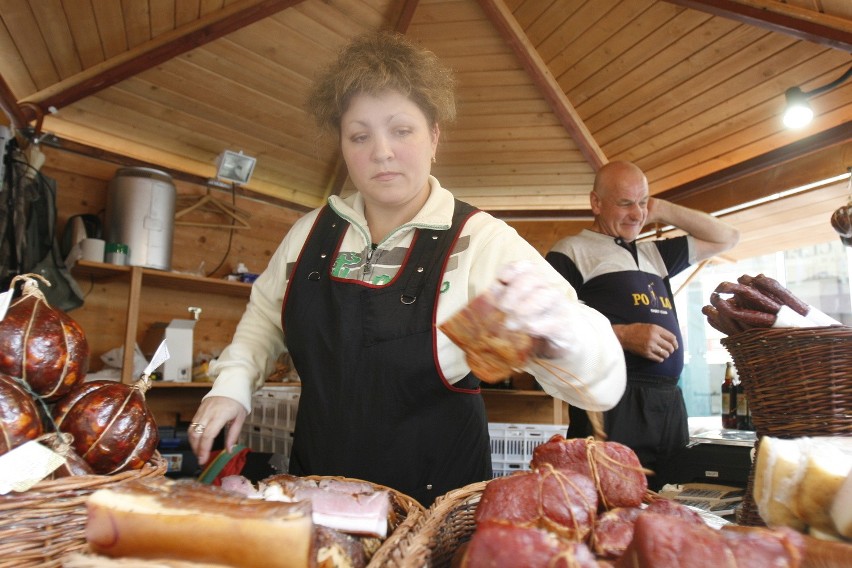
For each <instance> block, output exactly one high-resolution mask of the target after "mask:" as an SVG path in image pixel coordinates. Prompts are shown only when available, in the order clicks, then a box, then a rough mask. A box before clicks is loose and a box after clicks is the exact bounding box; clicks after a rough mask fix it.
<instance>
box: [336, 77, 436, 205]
mask: <svg viewBox="0 0 852 568" xmlns="http://www.w3.org/2000/svg"><path fill="white" fill-rule="evenodd" d="M438 135H439V131H438V127H437V126H435V127H434V128H433V127H431V126H430V125H429V123H428V121H427V120H426V115H424V114H423V111H421V110H420V107H418V106H417V105H416V104H415V103H414V102H412V101H411V100H410V99H408V98H407V97H405V96H403V95H401V94H400V93H398V92H395V91H389V92H386V93H382V94H381V95H378V96H374V95H367V94H363V93H362V94H359V95H356V96H355V97H353V99H352V101H351V103H350V105H349V108H348V109H347V110H346V112H345V113H344V114H343V116H342V117H341V119H340V145H341V149H342V151H343V159H344V160H346V165H347V167H348V168H349V177H350V178H351V179H352V182H353V183H354V184H355V187H356V188H357V189H358V191H359V192H360V193H361V195H363V197H364V200H365V201H366V202H367V204H368V205H370V204H373V205H378V206H381V207H383V208H387V207H395V208H396V207H398V208H405V207H406V206H407V205H409V206H411V207H412V208H413V207H416V209H415V211H416V210H419V208H420V206H422V205H423V203H425V202H426V199H427V198H428V196H429V172H430V169H431V165H432V157H433V156H434V155H435V150H436V148H437V146H438Z"/></svg>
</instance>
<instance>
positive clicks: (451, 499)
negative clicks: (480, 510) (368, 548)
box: [393, 481, 488, 568]
mask: <svg viewBox="0 0 852 568" xmlns="http://www.w3.org/2000/svg"><path fill="white" fill-rule="evenodd" d="M487 484H488V482H487V481H479V482H477V483H471V484H470V485H466V486H464V487H461V488H459V489H455V490H453V491H450V492H448V493H446V494H445V495H443V496H441V497H438V499H437V500H436V501H435V503H434V504H433V505H432V506H431V507H430V508H429V509H428V510H427V511H426V512H425V513H424V514H423V515H422V516H421V518H420V520H419V522H418V523H417V524H416V525H415V526H414V527H412V529H411V530H410V531H408V532H407V533H406V534H405V535H402V536H401V537H400V538H399V539H397V541H396V542H394V543H393V544H394V546H396V547H397V550H395V551H394V552H393V556H394V558H398V559H400V561H399V562H397V563H396V564H394V566H399V567H400V568H420V567H427V566H428V567H430V568H444V567H448V566H450V564H451V563H452V560H453V556H454V555H455V553H456V551H457V550H458V548H459V547H460V546H461V545H462V544H464V543H465V542H467V541H468V540H470V537H471V535H472V534H473V531H474V529H475V528H476V522H475V521H474V518H473V515H474V513H475V512H476V507H477V506H478V505H479V500H480V499H481V498H482V492H483V491H484V490H485V486H486V485H487Z"/></svg>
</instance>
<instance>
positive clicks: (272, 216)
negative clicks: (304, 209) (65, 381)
mask: <svg viewBox="0 0 852 568" xmlns="http://www.w3.org/2000/svg"><path fill="white" fill-rule="evenodd" d="M44 152H45V154H46V162H45V165H44V167H43V168H42V172H43V173H44V174H45V175H47V176H49V177H51V178H53V179H55V180H56V182H57V210H58V222H57V231H58V233H57V234H58V236H59V237H60V240H61V236H62V234H63V232H64V230H65V226H66V224H67V222H68V219H69V217H71V216H73V215H78V214H84V213H90V214H95V215H98V216H99V217H100V218H101V220H102V221H105V219H104V214H105V210H106V202H107V194H108V184H109V181H110V180H111V179H112V177H113V175H114V174H115V171H116V170H117V169H118V168H119V166H117V165H115V164H112V163H109V162H105V161H101V160H96V159H93V158H89V157H84V156H80V155H77V154H72V153H68V152H65V151H61V150H56V149H51V148H45V149H44ZM175 187H176V188H177V194H178V210H179V209H180V208H181V207H182V206H186V205H187V204H191V203H193V202H194V200H195V199H197V198H200V197H201V196H203V195H204V194H205V192H206V191H208V189H207V188H206V187H204V186H200V185H194V184H189V183H185V182H180V181H176V182H175ZM210 191H211V194H212V195H213V196H214V197H216V198H218V199H220V200H224V201H226V202H227V203H231V195H230V194H229V192H228V191H226V190H220V189H215V188H214V189H211V190H210ZM235 205H236V207H237V208H239V209H240V210H241V211H244V212H246V213H248V214H249V219H248V223H249V224H250V226H251V229H249V230H235V231H231V230H228V229H227V224H228V223H229V221H228V220H227V219H226V218H225V217H224V216H222V215H220V214H217V213H209V212H203V211H202V212H197V211H193V212H191V213H189V214H187V215H186V216H185V217H183V219H186V220H192V221H200V222H204V223H213V224H218V223H221V224H222V228H206V227H188V226H180V225H176V226H175V229H174V245H173V251H172V270H173V271H177V272H186V273H192V274H200V275H204V276H210V277H213V278H222V277H224V276H225V275H227V274H229V273H231V272H232V271H234V270H235V269H236V266H237V263H239V262H242V263H244V264H245V265H246V267H247V268H248V269H249V270H250V271H251V272H261V271H262V270H263V269H264V268H265V267H266V265H267V263H268V262H269V259H270V257H271V256H272V254H273V253H274V252H275V249H276V248H277V246H278V244H279V243H280V241H281V239H282V238H283V237H284V235H285V234H286V233H287V231H288V230H289V228H290V227H291V226H292V224H293V222H294V221H295V220H296V219H298V218H299V216H300V215H301V214H300V213H297V212H295V211H293V210H290V209H286V208H283V207H275V206H272V205H270V204H269V203H267V202H261V201H256V200H253V199H248V198H245V197H241V196H236V197H235ZM77 280H78V283H79V285H80V287H81V289H82V291H83V293H84V295H85V300H84V304H83V306H82V307H80V308H78V309H76V310H73V311H72V312H70V315H71V317H73V318H74V319H75V320H76V321H77V322H78V323H80V325H81V326H82V327H83V329H84V331H85V332H86V337H87V339H88V341H89V344H90V347H91V351H92V356H91V361H90V366H91V369H92V370H93V371H96V370H99V369H101V368H102V363H101V360H100V356H101V355H102V354H103V353H104V352H106V351H108V350H110V349H112V348H115V347H119V346H120V345H121V343H122V340H123V337H124V328H125V322H126V313H127V312H126V310H127V297H128V290H129V288H128V286H129V285H128V283H127V282H126V281H123V280H121V279H115V278H106V279H103V278H92V277H86V276H79V275H78V278H77ZM245 302H246V300H245V299H244V298H229V297H226V296H222V295H215V296H210V295H204V294H199V293H198V292H197V291H194V290H178V291H176V290H163V289H156V288H148V287H146V288H145V289H144V290H143V295H142V301H141V304H142V309H141V310H140V322H139V323H140V325H139V329H138V334H137V342H140V343H141V342H142V340H143V338H144V334H145V331H146V329H148V328H149V327H150V325H151V324H152V323H154V322H158V321H164V322H168V321H171V320H172V319H175V318H178V319H186V318H190V317H191V314H190V313H189V312H188V310H187V308H188V307H189V306H199V307H201V308H202V314H201V318H200V320H199V323H198V324H197V325H196V329H195V334H194V336H195V337H194V340H195V347H196V351H197V352H206V353H211V354H213V355H216V354H218V351H219V350H221V349H222V348H223V347H224V346H225V345H227V343H228V342H229V341H230V338H231V336H232V334H233V331H234V328H235V327H236V323H237V321H239V318H240V316H241V315H242V312H243V310H244V308H245Z"/></svg>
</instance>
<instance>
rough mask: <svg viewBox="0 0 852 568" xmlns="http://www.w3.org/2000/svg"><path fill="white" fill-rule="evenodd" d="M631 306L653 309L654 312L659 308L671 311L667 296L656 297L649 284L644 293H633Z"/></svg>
mask: <svg viewBox="0 0 852 568" xmlns="http://www.w3.org/2000/svg"><path fill="white" fill-rule="evenodd" d="M633 305H634V306H646V307H649V308H652V309H654V311H658V310H659V309H660V308H662V310H670V309H672V300H671V298H669V297H668V296H658V295H657V292H656V291H655V290H654V284H653V283H650V284H648V290H647V291H646V292H634V293H633Z"/></svg>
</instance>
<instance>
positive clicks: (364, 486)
mask: <svg viewBox="0 0 852 568" xmlns="http://www.w3.org/2000/svg"><path fill="white" fill-rule="evenodd" d="M319 487H320V488H321V489H327V490H328V491H335V492H337V493H350V494H352V495H356V494H359V493H372V492H373V491H375V489H373V486H372V485H370V484H369V483H367V482H366V481H347V480H343V479H322V480H320V482H319Z"/></svg>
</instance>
